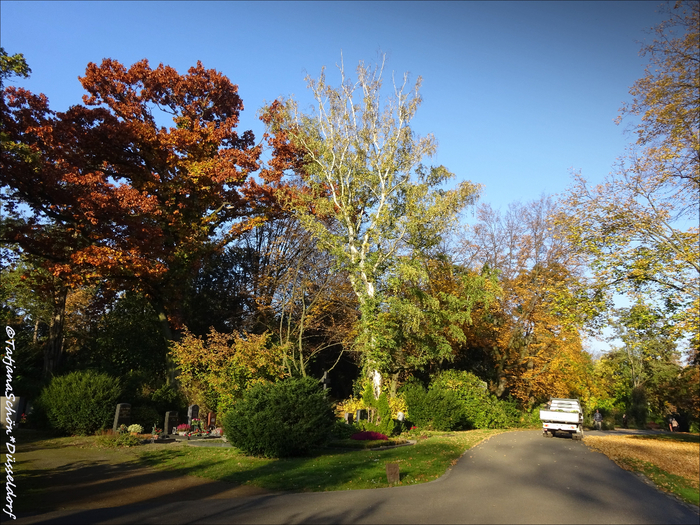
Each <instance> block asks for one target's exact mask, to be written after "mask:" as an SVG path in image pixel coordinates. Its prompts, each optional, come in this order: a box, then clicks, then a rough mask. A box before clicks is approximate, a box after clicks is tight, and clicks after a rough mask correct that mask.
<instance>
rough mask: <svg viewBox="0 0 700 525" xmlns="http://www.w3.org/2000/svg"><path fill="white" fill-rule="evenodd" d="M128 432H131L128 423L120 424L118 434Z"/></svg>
mask: <svg viewBox="0 0 700 525" xmlns="http://www.w3.org/2000/svg"><path fill="white" fill-rule="evenodd" d="M127 432H129V429H128V428H126V425H125V424H124V423H122V424H121V425H119V428H117V434H126V433H127Z"/></svg>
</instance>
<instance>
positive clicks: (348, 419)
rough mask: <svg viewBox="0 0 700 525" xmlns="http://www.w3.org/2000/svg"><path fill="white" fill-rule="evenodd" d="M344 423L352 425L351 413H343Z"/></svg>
mask: <svg viewBox="0 0 700 525" xmlns="http://www.w3.org/2000/svg"><path fill="white" fill-rule="evenodd" d="M345 422H346V423H347V424H348V425H352V412H345Z"/></svg>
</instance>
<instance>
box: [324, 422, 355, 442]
mask: <svg viewBox="0 0 700 525" xmlns="http://www.w3.org/2000/svg"><path fill="white" fill-rule="evenodd" d="M360 430H361V429H360V428H359V427H358V426H356V425H354V424H352V425H348V424H347V423H346V422H345V421H344V420H336V421H335V423H333V426H332V427H331V437H332V438H333V439H350V436H352V435H353V434H355V433H357V432H360Z"/></svg>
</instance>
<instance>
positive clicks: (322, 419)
mask: <svg viewBox="0 0 700 525" xmlns="http://www.w3.org/2000/svg"><path fill="white" fill-rule="evenodd" d="M334 422H335V417H334V414H333V409H332V407H331V404H330V401H329V400H328V397H327V395H326V392H325V391H323V390H321V387H320V385H319V382H318V381H317V380H315V379H313V378H310V377H305V378H300V379H286V380H284V381H279V382H277V383H267V384H258V385H255V386H253V387H251V388H250V389H249V390H247V391H246V392H245V394H244V395H243V397H242V398H241V399H240V400H239V401H238V402H237V403H236V405H235V406H234V407H233V409H231V410H230V411H229V412H228V413H227V414H226V415H225V416H224V420H223V428H224V433H225V435H226V439H227V440H228V441H230V442H231V444H232V445H233V446H235V447H237V448H239V449H241V450H242V451H243V452H245V453H247V454H251V455H256V456H264V457H272V458H278V457H286V456H300V455H305V454H308V453H309V452H310V451H311V450H313V449H314V448H317V447H319V446H321V445H323V444H324V443H325V442H326V441H327V440H328V438H329V436H330V434H331V429H332V428H333V424H334Z"/></svg>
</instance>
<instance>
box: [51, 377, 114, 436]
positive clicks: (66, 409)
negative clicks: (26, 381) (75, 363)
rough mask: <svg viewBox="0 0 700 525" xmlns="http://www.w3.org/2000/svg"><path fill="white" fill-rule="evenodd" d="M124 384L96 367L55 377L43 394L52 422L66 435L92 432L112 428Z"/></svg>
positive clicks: (52, 425)
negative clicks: (96, 369) (100, 371)
mask: <svg viewBox="0 0 700 525" xmlns="http://www.w3.org/2000/svg"><path fill="white" fill-rule="evenodd" d="M121 391H122V389H121V384H120V382H119V380H118V379H115V378H113V377H111V376H109V375H107V374H103V373H98V372H94V371H92V370H86V371H78V372H71V373H70V374H68V375H65V376H57V377H54V378H53V379H52V380H51V382H50V383H49V384H48V386H47V387H46V388H44V390H43V391H42V393H41V395H40V397H39V404H40V405H41V407H42V410H43V411H44V412H45V414H46V417H47V419H48V421H49V424H50V425H51V427H52V428H54V429H55V430H57V431H59V432H61V433H64V434H79V435H88V434H94V433H95V432H96V431H97V430H101V429H104V428H107V427H109V426H110V425H111V424H112V421H113V420H114V410H115V407H116V406H117V402H118V401H119V397H120V395H121Z"/></svg>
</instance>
